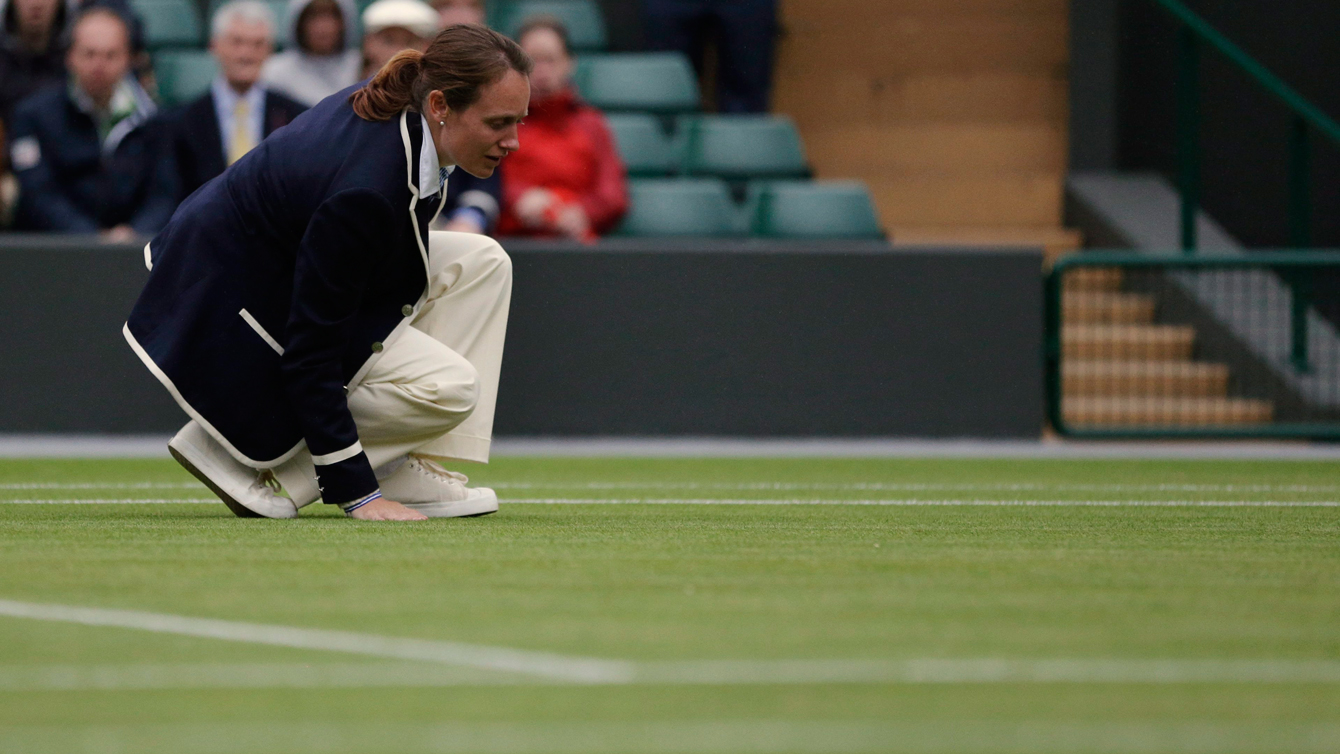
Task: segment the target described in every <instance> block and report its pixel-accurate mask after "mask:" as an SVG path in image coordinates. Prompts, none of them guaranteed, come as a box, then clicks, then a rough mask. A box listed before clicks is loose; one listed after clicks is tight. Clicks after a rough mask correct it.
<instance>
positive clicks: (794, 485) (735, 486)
mask: <svg viewBox="0 0 1340 754" xmlns="http://www.w3.org/2000/svg"><path fill="white" fill-rule="evenodd" d="M487 484H488V486H490V487H493V488H494V489H500V490H502V489H516V490H525V489H540V490H549V489H555V490H562V489H577V490H644V489H645V490H834V491H862V490H891V491H892V490H897V491H911V492H915V491H979V492H1028V491H1043V492H1253V493H1255V492H1340V485H1300V484H1289V485H1273V484H1251V485H1247V484H1034V483H997V484H938V483H916V482H909V483H895V482H832V483H829V482H739V483H730V482H489V483H487Z"/></svg>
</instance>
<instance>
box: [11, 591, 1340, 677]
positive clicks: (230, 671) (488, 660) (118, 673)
mask: <svg viewBox="0 0 1340 754" xmlns="http://www.w3.org/2000/svg"><path fill="white" fill-rule="evenodd" d="M0 616H8V617H11V618H28V619H34V620H45V621H55V622H61V623H76V624H80V625H86V626H108V627H114V628H127V629H136V630H142V631H151V632H155V633H167V634H177V635H184V636H194V637H199V638H207V639H221V640H225V641H238V642H246V643H252V644H267V645H273V646H283V647H291V648H295V649H309V650H324V651H334V652H345V653H351V654H359V655H369V656H375V657H389V658H394V659H397V660H410V661H420V662H428V663H435V664H439V665H447V666H454V667H456V668H469V669H473V670H483V671H501V672H504V673H509V674H512V673H519V674H522V675H524V676H530V677H531V678H515V677H513V678H508V679H501V680H500V679H494V678H486V677H485V678H481V677H479V676H467V677H466V678H462V677H461V676H460V675H459V674H455V673H450V674H448V673H439V672H438V671H436V670H428V669H424V668H415V667H413V666H410V667H408V668H407V667H405V666H401V665H385V664H367V665H335V666H333V667H334V668H336V670H335V671H334V672H333V674H332V673H326V672H325V671H322V670H320V669H319V668H320V666H319V665H318V666H316V668H317V669H315V670H314V671H313V672H314V673H315V675H316V678H317V680H318V681H319V680H320V679H321V678H322V677H325V678H327V679H329V680H333V681H335V682H338V683H341V684H343V685H370V686H385V685H408V686H414V685H439V684H444V685H459V684H461V683H464V682H489V683H491V682H513V683H535V682H540V683H546V682H548V683H553V682H558V683H583V684H613V685H628V684H675V685H678V684H693V685H730V684H808V683H898V684H949V683H956V684H969V683H971V684H996V683H1005V684H1012V683H1141V684H1181V683H1321V684H1340V661H1338V660H1326V659H1299V660H1217V659H1211V660H1180V659H1153V660H1140V659H1054V658H1041V659H1000V658H989V657H988V658H926V659H908V660H885V659H874V660H742V661H736V660H724V661H722V660H709V661H669V662H643V663H637V662H628V661H623V660H606V659H597V658H591V657H574V656H568V655H560V654H553V653H548V652H531V651H527V650H519V649H510V648H507V647H492V646H485V645H480V644H463V643H458V642H444V641H432V640H424V639H400V638H394V637H387V636H378V635H375V634H359V633H350V632H345V631H329V630H322V629H306V628H293V627H288V626H275V625H265V624H258V623H241V622H237V621H226V620H213V619H207V618H189V617H184V616H177V615H166V614H162V613H145V612H139V611H135V610H110V609H104V608H90V607H75V606H66V605H47V604H34V603H27V602H11V601H7V600H0ZM164 667H166V670H165V669H164ZM200 667H201V666H192V665H188V666H148V669H147V670H146V668H145V666H114V667H112V668H103V669H98V668H97V667H96V666H95V667H92V668H82V669H80V670H78V671H76V672H77V673H78V672H82V673H84V674H85V675H84V680H79V679H78V678H77V677H76V679H74V680H71V679H70V677H69V675H67V674H63V673H62V672H53V671H50V670H47V671H45V672H44V671H41V670H37V669H34V668H31V667H19V668H7V667H3V666H0V690H8V689H7V685H14V686H20V685H22V684H42V683H45V684H47V685H48V686H51V685H57V684H65V687H67V688H68V687H70V686H71V685H72V684H73V685H74V687H88V686H91V685H94V684H99V683H100V684H103V686H104V687H106V686H107V685H112V686H115V684H118V683H122V684H126V686H127V687H129V686H133V685H134V684H136V683H146V682H148V683H154V684H160V685H158V686H155V687H159V688H200V687H209V686H212V685H216V684H222V685H228V684H237V683H255V684H257V685H260V686H277V685H283V684H284V681H283V679H282V677H281V676H280V674H278V673H274V672H273V671H271V670H267V668H268V667H269V666H265V665H261V666H254V665H242V666H235V665H222V666H219V665H212V666H205V667H206V668H209V667H213V668H215V669H216V678H217V677H218V674H222V676H223V678H222V679H221V680H218V681H214V682H211V681H209V680H205V681H204V682H203V686H201V685H193V684H200V683H201V681H200V680H197V677H198V674H197V672H195V671H197V670H199V668H200ZM257 667H259V668H260V669H261V670H260V673H259V675H260V676H261V677H259V678H257V677H255V675H252V679H251V680H248V679H247V676H248V675H249V674H250V672H249V671H247V670H246V669H247V668H250V669H252V671H254V670H255V669H256V668H257ZM174 668H176V670H174ZM237 668H242V669H243V670H242V671H241V675H238V672H239V671H237V670H236V669H237ZM331 675H337V676H342V679H341V678H331ZM118 677H119V678H121V679H124V680H117V678H118ZM43 679H45V680H43ZM99 679H101V680H99ZM155 679H156V680H155ZM293 682H294V683H296V684H297V685H299V686H303V687H305V686H307V685H309V684H312V683H313V682H314V681H313V677H312V676H311V675H308V676H306V677H303V676H302V675H301V674H299V675H298V676H296V677H294V679H293Z"/></svg>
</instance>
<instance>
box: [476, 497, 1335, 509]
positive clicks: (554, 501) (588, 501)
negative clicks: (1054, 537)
mask: <svg viewBox="0 0 1340 754" xmlns="http://www.w3.org/2000/svg"><path fill="white" fill-rule="evenodd" d="M500 502H502V503H530V504H543V505H839V506H840V505H874V506H880V505H887V506H910V507H917V506H928V507H933V506H984V507H1012V506H1019V507H1034V506H1036V507H1056V508H1065V507H1083V508H1087V507H1098V508H1120V507H1131V508H1147V507H1157V508H1180V507H1188V506H1189V507H1203V508H1340V501H1334V500H1322V501H1310V500H934V499H932V500H922V499H917V498H911V499H897V500H796V499H780V500H766V499H757V500H755V499H750V498H654V497H627V498H599V497H593V498H570V497H527V498H501V500H500Z"/></svg>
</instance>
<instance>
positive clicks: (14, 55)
mask: <svg viewBox="0 0 1340 754" xmlns="http://www.w3.org/2000/svg"><path fill="white" fill-rule="evenodd" d="M78 8H79V0H66V1H65V2H63V3H61V5H60V7H59V8H58V9H57V10H56V20H55V22H54V23H53V24H52V29H51V41H50V42H49V43H48V45H47V49H46V50H44V51H42V52H38V53H33V52H30V51H29V50H25V49H24V48H23V45H22V44H21V43H20V42H19V38H18V19H17V18H16V17H15V9H14V4H13V3H12V2H10V0H0V21H2V23H0V120H3V121H6V122H8V120H9V117H10V114H11V113H12V112H13V111H14V106H15V105H17V104H18V103H19V100H22V99H23V98H25V97H27V96H28V95H30V94H32V93H33V92H36V91H37V90H38V89H41V88H43V87H46V86H50V85H53V84H59V83H61V82H62V81H64V80H65V42H66V33H67V32H68V30H69V29H68V27H69V25H70V23H71V22H72V21H73V20H74V17H75V15H76V14H77V13H78V12H79V11H78Z"/></svg>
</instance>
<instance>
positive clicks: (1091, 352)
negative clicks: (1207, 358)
mask: <svg viewBox="0 0 1340 754" xmlns="http://www.w3.org/2000/svg"><path fill="white" fill-rule="evenodd" d="M1195 342H1196V330H1195V328H1193V327H1189V326H1186V325H1066V326H1064V327H1063V328H1061V355H1062V357H1063V358H1066V359H1110V360H1144V361H1174V360H1181V361H1185V360H1189V359H1190V358H1191V349H1192V347H1193V346H1194V345H1195Z"/></svg>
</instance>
